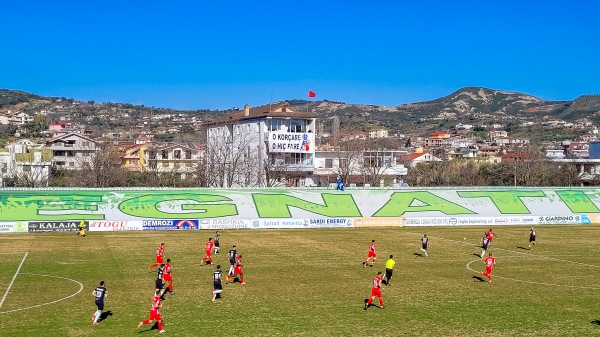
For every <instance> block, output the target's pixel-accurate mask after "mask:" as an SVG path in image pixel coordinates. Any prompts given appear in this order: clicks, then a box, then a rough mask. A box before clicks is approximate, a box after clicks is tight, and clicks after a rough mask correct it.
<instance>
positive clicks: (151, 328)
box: [138, 321, 165, 333]
mask: <svg viewBox="0 0 600 337" xmlns="http://www.w3.org/2000/svg"><path fill="white" fill-rule="evenodd" d="M163 324H165V322H164V321H163ZM163 329H164V326H163ZM152 330H158V322H154V325H152V327H150V329H146V330H141V331H140V332H138V333H144V332H150V331H152Z"/></svg>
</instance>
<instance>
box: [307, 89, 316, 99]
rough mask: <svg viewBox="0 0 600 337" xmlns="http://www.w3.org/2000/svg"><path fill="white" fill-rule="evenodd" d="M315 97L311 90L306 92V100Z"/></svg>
mask: <svg viewBox="0 0 600 337" xmlns="http://www.w3.org/2000/svg"><path fill="white" fill-rule="evenodd" d="M315 97H317V94H315V92H314V91H312V90H309V91H308V98H315Z"/></svg>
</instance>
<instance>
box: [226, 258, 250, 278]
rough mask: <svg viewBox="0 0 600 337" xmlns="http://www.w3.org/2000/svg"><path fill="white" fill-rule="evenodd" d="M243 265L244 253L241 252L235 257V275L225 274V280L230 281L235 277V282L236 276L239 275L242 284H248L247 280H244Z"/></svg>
mask: <svg viewBox="0 0 600 337" xmlns="http://www.w3.org/2000/svg"><path fill="white" fill-rule="evenodd" d="M243 267H244V265H242V255H241V254H240V255H238V256H237V257H236V258H235V265H234V266H233V275H231V276H225V282H226V283H227V282H229V279H234V282H235V278H236V277H237V278H239V279H240V284H241V285H244V284H246V282H244V271H243V270H242V268H243Z"/></svg>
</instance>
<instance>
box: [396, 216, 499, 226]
mask: <svg viewBox="0 0 600 337" xmlns="http://www.w3.org/2000/svg"><path fill="white" fill-rule="evenodd" d="M494 220H496V219H495V218H493V217H460V218H459V217H443V218H442V217H427V218H405V219H404V226H406V227H412V226H478V225H481V226H487V225H493V224H494ZM507 221H508V220H507ZM507 221H505V220H500V222H498V223H496V224H501V223H502V224H506V223H504V222H507Z"/></svg>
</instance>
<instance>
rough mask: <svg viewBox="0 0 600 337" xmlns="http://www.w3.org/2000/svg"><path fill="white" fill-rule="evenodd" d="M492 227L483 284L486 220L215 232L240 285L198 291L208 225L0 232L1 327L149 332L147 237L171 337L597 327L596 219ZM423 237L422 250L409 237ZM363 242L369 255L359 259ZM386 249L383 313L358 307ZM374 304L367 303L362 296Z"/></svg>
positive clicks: (35, 332) (537, 332)
mask: <svg viewBox="0 0 600 337" xmlns="http://www.w3.org/2000/svg"><path fill="white" fill-rule="evenodd" d="M535 228H536V231H537V237H538V240H537V241H538V244H537V245H536V246H534V247H532V249H531V250H527V249H526V248H527V243H528V233H529V228H528V227H516V226H514V227H513V226H505V227H494V228H493V229H494V232H495V233H496V235H497V236H498V239H495V240H494V241H493V242H492V244H491V245H490V250H489V251H490V252H492V253H493V254H494V256H495V257H496V263H497V266H496V268H495V269H494V278H493V283H491V284H490V283H488V282H487V279H485V280H484V278H483V277H482V276H480V275H479V273H478V272H479V271H480V270H485V268H484V264H483V261H482V259H481V258H479V257H478V256H476V255H475V254H479V253H481V248H479V247H478V245H479V240H480V239H481V237H482V236H483V233H484V232H485V231H486V230H487V229H488V228H483V227H454V228H448V227H445V228H443V227H437V228H414V227H413V228H395V229H391V228H369V229H358V228H347V229H304V230H237V231H233V230H230V231H221V253H220V254H216V255H213V257H214V259H215V262H216V263H215V266H216V264H217V263H220V264H221V265H222V266H223V268H222V269H223V271H224V273H226V272H227V270H228V268H229V263H228V262H227V251H228V250H229V249H230V248H231V246H232V245H234V244H235V245H236V246H237V248H238V252H239V253H240V254H242V255H243V260H244V276H245V281H246V284H245V285H240V283H229V284H225V285H224V287H223V288H224V290H223V297H222V299H219V300H218V301H217V302H215V303H213V302H211V298H212V290H213V288H212V272H213V271H214V267H215V266H210V265H204V266H201V263H200V259H201V258H202V257H203V255H204V251H203V245H204V243H205V242H206V241H207V239H208V238H209V237H211V236H212V235H213V234H214V231H206V230H202V231H162V232H161V231H157V232H92V233H89V232H88V233H87V234H88V236H87V237H85V238H79V237H77V236H76V235H75V234H74V233H43V234H14V235H2V236H0V240H1V242H2V244H1V246H2V250H1V251H0V258H1V259H0V284H2V285H3V287H2V290H0V322H1V326H0V328H1V330H0V335H1V336H154V335H155V334H158V330H156V329H151V328H152V327H151V325H144V326H143V327H142V328H140V329H139V330H137V329H136V326H137V324H138V323H139V322H140V321H142V320H144V319H147V318H148V312H149V309H150V305H151V302H152V294H153V290H154V280H155V272H154V271H152V272H148V270H147V268H148V266H149V265H150V264H152V263H153V262H154V259H155V251H156V248H157V246H158V245H159V244H160V243H161V242H164V243H165V259H166V258H170V259H171V260H172V263H173V279H174V283H173V285H174V290H175V294H174V295H171V294H166V300H165V301H164V305H163V307H162V309H161V314H162V317H163V320H164V329H165V330H166V335H172V336H219V335H228V336H421V335H434V336H435V335H439V336H474V335H489V336H591V335H600V305H598V303H600V261H599V256H600V254H599V253H600V248H599V245H598V243H599V242H600V240H599V238H598V233H599V229H600V226H596V225H586V226H571V225H560V226H559V225H556V226H536V227H535ZM425 233H426V234H427V236H428V237H429V238H430V243H431V247H430V249H429V256H428V257H425V256H422V255H421V254H422V252H420V251H419V245H418V243H419V240H420V238H421V237H422V236H423V234H425ZM371 239H374V240H376V245H377V246H376V248H377V254H378V259H377V262H376V263H375V266H374V267H367V268H363V266H362V264H361V262H362V261H364V260H365V258H366V256H367V250H368V247H369V243H370V241H371ZM390 254H393V255H394V259H395V260H396V262H397V263H396V267H395V269H394V277H393V278H392V281H391V286H389V287H388V286H385V285H384V290H383V291H382V293H383V298H384V301H385V309H379V308H378V307H376V306H373V307H370V308H369V309H368V310H363V305H364V302H363V300H364V299H365V298H367V297H369V295H370V291H371V283H372V280H373V278H374V277H375V275H376V274H377V271H383V272H385V266H384V264H385V260H386V259H387V258H388V256H389V255H390ZM100 280H104V281H105V282H106V287H107V290H108V298H107V300H106V304H105V309H104V310H105V311H106V312H108V311H109V312H110V314H111V315H107V316H106V318H105V319H104V320H102V321H101V322H100V324H99V325H98V326H92V324H91V315H92V314H93V313H94V311H95V310H96V307H95V305H94V298H93V297H92V295H91V293H92V291H93V290H94V288H95V287H96V286H97V285H98V282H99V281H100ZM374 303H378V301H377V299H375V301H374Z"/></svg>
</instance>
